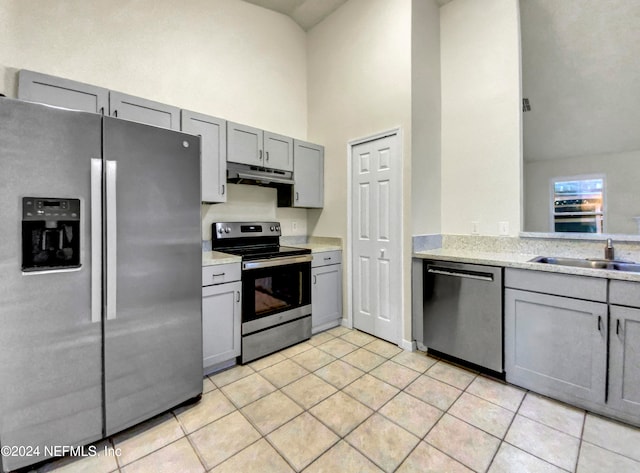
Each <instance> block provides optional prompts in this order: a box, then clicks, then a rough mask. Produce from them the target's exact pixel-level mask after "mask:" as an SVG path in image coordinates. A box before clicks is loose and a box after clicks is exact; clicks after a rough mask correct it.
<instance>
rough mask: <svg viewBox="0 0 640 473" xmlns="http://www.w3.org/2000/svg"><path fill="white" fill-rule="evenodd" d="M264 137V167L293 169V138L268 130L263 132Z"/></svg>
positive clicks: (284, 169)
mask: <svg viewBox="0 0 640 473" xmlns="http://www.w3.org/2000/svg"><path fill="white" fill-rule="evenodd" d="M263 137H264V138H263V139H264V167H266V168H271V169H279V170H281V171H293V138H289V137H288V136H284V135H277V134H276V133H270V132H268V131H265V132H263Z"/></svg>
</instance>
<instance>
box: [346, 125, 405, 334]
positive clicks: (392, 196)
mask: <svg viewBox="0 0 640 473" xmlns="http://www.w3.org/2000/svg"><path fill="white" fill-rule="evenodd" d="M398 148H399V147H398V136H397V135H396V134H394V135H391V136H386V137H383V138H379V139H376V140H374V141H367V142H365V143H361V144H358V145H355V146H353V147H352V152H351V159H352V163H351V166H352V186H353V187H352V191H353V192H352V197H353V198H352V206H353V208H352V215H353V223H352V232H353V238H352V241H353V248H352V264H353V266H352V267H353V284H352V288H353V289H352V290H353V291H354V292H353V306H354V316H353V322H354V327H355V328H357V329H359V330H362V331H364V332H368V333H370V334H372V335H375V336H376V337H380V338H383V339H385V340H388V341H390V342H393V343H398V340H399V337H398V334H399V333H400V330H399V328H400V327H399V324H400V320H401V284H400V282H401V281H400V280H401V275H402V270H401V252H400V241H401V228H402V195H401V190H402V189H401V186H400V179H401V172H400V171H401V159H400V155H399V149H398Z"/></svg>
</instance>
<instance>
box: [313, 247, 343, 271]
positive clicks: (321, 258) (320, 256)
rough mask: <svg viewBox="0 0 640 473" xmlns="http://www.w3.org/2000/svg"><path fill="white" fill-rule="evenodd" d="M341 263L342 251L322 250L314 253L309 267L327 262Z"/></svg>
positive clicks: (315, 266) (323, 264) (324, 264)
mask: <svg viewBox="0 0 640 473" xmlns="http://www.w3.org/2000/svg"><path fill="white" fill-rule="evenodd" d="M339 263H342V251H323V252H322V253H314V254H313V261H311V267H312V268H317V267H318V266H326V265H328V264H339Z"/></svg>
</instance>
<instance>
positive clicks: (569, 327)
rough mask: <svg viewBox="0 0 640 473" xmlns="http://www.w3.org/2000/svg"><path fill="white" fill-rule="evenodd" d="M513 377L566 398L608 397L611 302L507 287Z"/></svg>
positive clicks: (509, 358) (510, 377)
mask: <svg viewBox="0 0 640 473" xmlns="http://www.w3.org/2000/svg"><path fill="white" fill-rule="evenodd" d="M504 301H505V305H504V307H505V309H504V310H505V371H506V379H507V381H508V382H510V383H513V384H516V385H518V386H522V387H524V388H527V389H531V390H533V391H536V392H539V393H541V394H546V395H548V396H552V397H556V398H559V399H562V400H565V401H569V402H571V401H573V400H574V399H575V398H579V399H583V400H585V401H590V402H594V403H603V402H604V401H605V380H606V378H605V376H606V372H607V304H606V303H601V302H592V301H584V300H578V299H572V298H569V297H559V296H554V295H548V294H539V293H535V292H527V291H521V290H516V289H506V290H505V294H504Z"/></svg>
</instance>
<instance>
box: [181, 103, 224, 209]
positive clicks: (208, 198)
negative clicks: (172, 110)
mask: <svg viewBox="0 0 640 473" xmlns="http://www.w3.org/2000/svg"><path fill="white" fill-rule="evenodd" d="M182 131H186V132H187V133H192V134H194V135H199V136H200V138H201V140H202V142H201V156H200V168H201V179H202V184H201V188H200V191H201V194H202V201H203V202H226V201H227V193H226V190H227V185H226V184H227V122H226V121H225V120H223V119H221V118H215V117H210V116H208V115H203V114H201V113H196V112H190V111H188V110H182Z"/></svg>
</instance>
